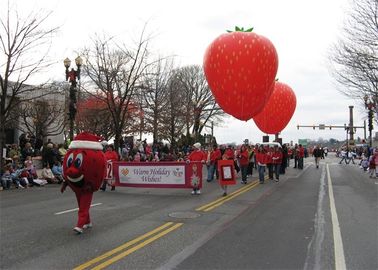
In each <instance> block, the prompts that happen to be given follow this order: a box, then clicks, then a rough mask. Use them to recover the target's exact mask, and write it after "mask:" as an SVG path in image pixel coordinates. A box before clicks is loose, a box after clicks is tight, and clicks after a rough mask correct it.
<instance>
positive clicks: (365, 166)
mask: <svg viewBox="0 0 378 270" xmlns="http://www.w3.org/2000/svg"><path fill="white" fill-rule="evenodd" d="M361 168H362V169H363V170H364V172H366V171H367V170H368V168H369V159H368V158H367V157H366V156H365V155H363V156H362V159H361Z"/></svg>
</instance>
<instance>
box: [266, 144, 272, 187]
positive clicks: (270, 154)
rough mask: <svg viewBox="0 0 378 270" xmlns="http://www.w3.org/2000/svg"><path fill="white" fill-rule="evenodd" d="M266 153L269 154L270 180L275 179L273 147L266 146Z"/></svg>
mask: <svg viewBox="0 0 378 270" xmlns="http://www.w3.org/2000/svg"><path fill="white" fill-rule="evenodd" d="M266 155H267V161H266V162H267V164H266V166H267V168H268V176H269V180H273V159H272V157H273V147H267V148H266Z"/></svg>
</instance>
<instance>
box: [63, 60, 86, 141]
mask: <svg viewBox="0 0 378 270" xmlns="http://www.w3.org/2000/svg"><path fill="white" fill-rule="evenodd" d="M63 63H64V66H65V67H66V81H69V83H70V84H71V85H70V94H69V106H68V119H69V121H70V133H69V138H70V141H72V140H73V135H74V125H75V117H76V112H77V109H76V103H77V99H76V92H77V87H76V86H77V82H78V80H80V71H81V70H80V67H81V65H82V64H83V60H82V59H81V57H80V56H78V57H76V59H75V63H76V67H77V69H76V70H75V69H73V68H71V70H69V67H70V66H71V60H70V59H69V58H66V59H64V61H63Z"/></svg>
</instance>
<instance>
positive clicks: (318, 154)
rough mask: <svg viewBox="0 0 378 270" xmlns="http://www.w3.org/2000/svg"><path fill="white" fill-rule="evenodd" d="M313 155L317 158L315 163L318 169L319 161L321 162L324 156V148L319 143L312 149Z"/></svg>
mask: <svg viewBox="0 0 378 270" xmlns="http://www.w3.org/2000/svg"><path fill="white" fill-rule="evenodd" d="M312 155H313V156H314V158H315V165H316V168H317V169H318V168H319V162H320V159H321V157H322V150H321V149H320V147H319V145H317V146H316V147H315V149H314V150H313V151H312Z"/></svg>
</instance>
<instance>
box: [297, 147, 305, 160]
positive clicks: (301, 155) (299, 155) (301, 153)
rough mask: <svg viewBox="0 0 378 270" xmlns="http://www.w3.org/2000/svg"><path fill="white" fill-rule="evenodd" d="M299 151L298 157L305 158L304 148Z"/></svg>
mask: <svg viewBox="0 0 378 270" xmlns="http://www.w3.org/2000/svg"><path fill="white" fill-rule="evenodd" d="M297 151H298V157H300V158H303V157H304V148H303V147H299V148H298V149H297Z"/></svg>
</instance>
